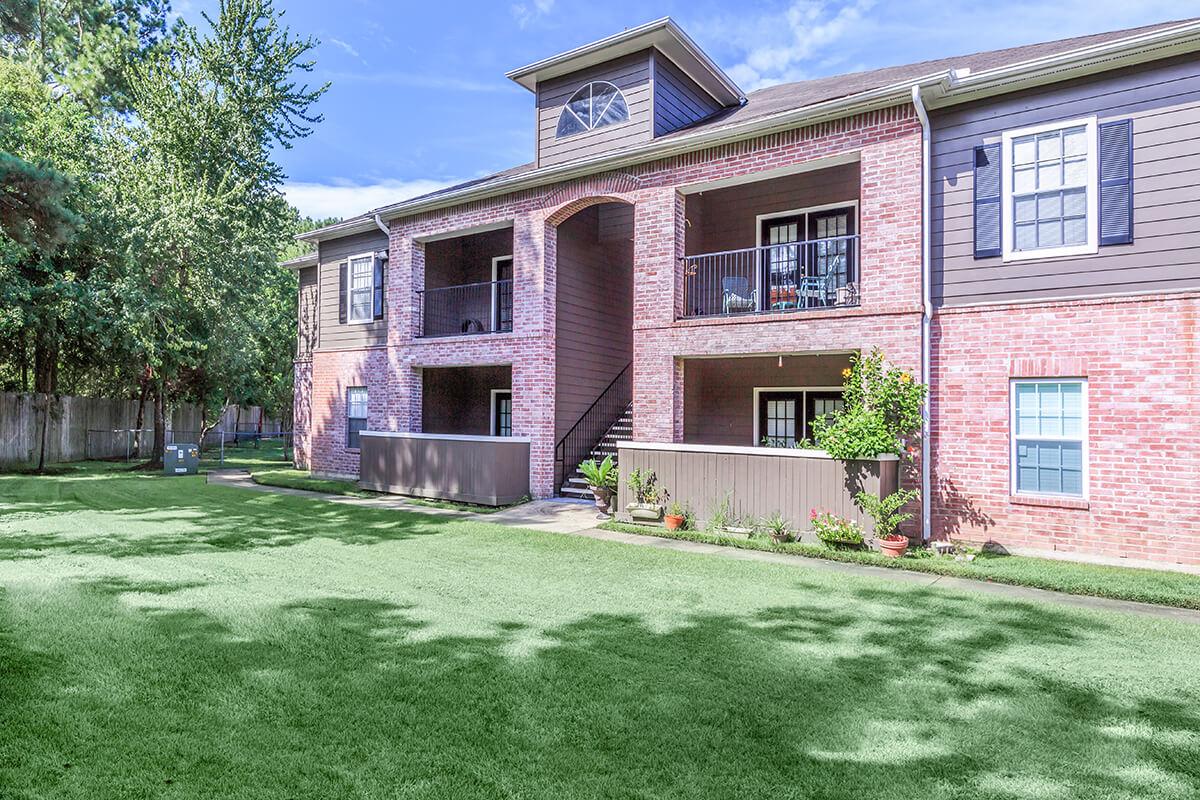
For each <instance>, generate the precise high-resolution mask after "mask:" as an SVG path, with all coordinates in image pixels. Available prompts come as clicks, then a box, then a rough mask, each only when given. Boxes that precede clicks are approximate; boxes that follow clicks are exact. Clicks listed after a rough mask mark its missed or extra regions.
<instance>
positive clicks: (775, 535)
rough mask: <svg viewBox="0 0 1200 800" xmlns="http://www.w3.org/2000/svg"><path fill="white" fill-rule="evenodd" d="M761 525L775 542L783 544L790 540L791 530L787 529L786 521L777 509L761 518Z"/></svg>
mask: <svg viewBox="0 0 1200 800" xmlns="http://www.w3.org/2000/svg"><path fill="white" fill-rule="evenodd" d="M763 527H764V528H766V529H767V533H769V534H770V536H771V541H773V542H774V543H775V544H783V543H784V542H790V541H791V540H792V532H791V530H789V529H788V521H787V519H786V518H785V517H784V516H783V514H782V513H781V512H779V511H776V512H775V513H774V514H772V515H771V516H769V517H767V518H766V519H764V520H763Z"/></svg>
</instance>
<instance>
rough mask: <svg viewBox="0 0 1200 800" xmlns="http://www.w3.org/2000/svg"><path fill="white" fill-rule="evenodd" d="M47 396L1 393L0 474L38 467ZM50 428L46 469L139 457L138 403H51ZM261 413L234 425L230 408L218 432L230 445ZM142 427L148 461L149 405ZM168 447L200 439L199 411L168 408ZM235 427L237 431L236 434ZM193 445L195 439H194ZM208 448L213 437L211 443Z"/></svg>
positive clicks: (245, 411) (250, 409)
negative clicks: (134, 448) (136, 448)
mask: <svg viewBox="0 0 1200 800" xmlns="http://www.w3.org/2000/svg"><path fill="white" fill-rule="evenodd" d="M46 397H47V396H46V395H40V394H31V393H19V392H4V393H0V469H19V468H23V467H29V466H36V465H37V461H38V454H39V453H40V451H41V442H42V420H43V412H42V408H43V400H44V399H45V398H46ZM49 400H50V404H49V414H50V418H49V428H48V430H47V431H46V463H47V464H52V463H56V462H61V461H80V460H83V459H89V458H95V459H106V458H125V457H129V456H132V457H137V456H138V455H139V454H138V453H136V452H130V446H131V443H132V438H133V437H132V434H131V433H130V429H132V428H133V427H134V426H135V424H136V423H137V406H138V403H137V400H112V399H107V398H98V397H69V396H63V397H54V396H50V397H49ZM261 411H262V410H261V409H260V408H258V407H257V406H246V407H243V408H242V409H241V424H240V426H239V425H238V409H237V407H236V406H231V407H229V408H227V409H226V410H225V414H224V415H223V416H222V417H221V421H220V423H219V424H218V425H217V426H216V427H217V429H221V430H225V431H228V432H229V433H228V434H227V436H226V438H227V440H232V438H233V435H234V434H233V433H232V432H233V431H234V430H240V431H242V432H246V433H248V432H251V430H252V429H255V430H256V429H257V428H258V422H259V414H260V413H261ZM145 414H146V418H145V420H144V421H143V423H144V430H143V433H142V437H141V438H142V447H141V453H140V455H141V456H143V457H145V456H147V455H149V452H150V447H151V443H152V441H153V439H154V431H153V429H152V427H146V426H145V423H149V422H151V421H152V419H153V417H152V415H153V407H152V406H151V404H150V403H149V402H147V404H146V409H145ZM166 424H167V431H168V441H172V440H174V439H177V440H179V441H184V440H186V438H187V436H189V435H191V436H192V437H198V436H199V435H200V408H199V406H195V405H191V404H190V403H182V404H180V405H179V406H177V407H175V408H172V409H171V413H170V415H169V417H168V419H167V420H166ZM235 426H237V427H236V428H235ZM262 430H263V432H272V431H278V430H279V421H278V420H274V419H270V418H265V419H263V420H262ZM193 440H194V439H193ZM210 443H211V437H210Z"/></svg>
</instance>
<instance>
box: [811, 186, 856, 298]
mask: <svg viewBox="0 0 1200 800" xmlns="http://www.w3.org/2000/svg"><path fill="white" fill-rule="evenodd" d="M853 235H854V210H853V209H851V208H835V209H831V210H829V211H815V212H813V213H811V214H809V215H808V238H809V240H810V241H811V242H812V245H811V248H812V251H811V252H810V253H809V254H808V259H807V261H808V264H807V270H806V272H807V274H808V277H809V278H810V279H812V280H813V282H814V284H815V289H816V291H815V292H814V296H813V298H812V300H813V301H814V302H813V303H810V305H818V306H820V305H833V304H834V302H835V301H836V299H837V289H838V287H840V286H845V285H846V284H847V283H851V282H853V281H854V273H853V270H854V264H853V259H854V246H853V244H852V241H853V240H851V239H849V238H847V237H850V236H853Z"/></svg>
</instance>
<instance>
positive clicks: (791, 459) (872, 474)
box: [617, 445, 899, 540]
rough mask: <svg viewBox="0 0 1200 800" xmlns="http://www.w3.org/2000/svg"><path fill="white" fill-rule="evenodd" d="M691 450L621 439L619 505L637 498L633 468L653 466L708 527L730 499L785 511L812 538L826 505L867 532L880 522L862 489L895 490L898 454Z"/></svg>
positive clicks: (747, 513) (761, 513)
mask: <svg viewBox="0 0 1200 800" xmlns="http://www.w3.org/2000/svg"><path fill="white" fill-rule="evenodd" d="M716 449H717V450H718V451H717V452H687V451H679V450H669V449H663V450H646V449H642V448H633V447H621V446H620V445H618V452H619V454H620V455H619V457H618V458H617V462H618V464H619V469H620V472H621V482H620V488H619V490H618V496H617V504H618V505H617V509H618V510H621V509H624V508H625V505H626V504H627V503H629V502H631V501H632V499H633V498H632V496H631V493H630V491H629V486H628V479H629V473H630V472H632V471H633V470H635V469H652V470H654V474H655V476H656V477H657V478H658V485H659V486H661V487H663V488H665V489H666V490H667V491H668V492H670V493H671V499H672V500H677V501H679V503H681V504H682V505H684V506H685V507H689V508H691V510H692V513H694V514H695V515H696V516H697V518H698V519H699V521H700V523H701V524H702V525H703V524H704V523H706V522H707V521H708V520H709V519H711V518H712V515H713V512H714V511H715V510H716V508H717V505H718V504H719V503H721V501H722V500H724V499H725V498H726V497H728V498H729V501H730V505H731V507H732V511H733V513H734V514H736V515H737V516H739V517H741V518H743V519H746V518H752V519H754V520H759V519H762V518H763V517H767V516H770V515H771V514H774V513H775V512H779V513H781V514H782V515H783V517H784V519H786V520H787V521H788V523H789V527H790V529H791V530H795V531H798V532H800V533H802V534H804V535H803V536H802V538H803V539H805V540H813V539H814V538H815V537H814V536H813V535H812V534H811V533H808V525H809V510H810V509H813V508H820V509H824V510H827V511H832V512H833V513H834V514H837V515H838V516H840V517H844V518H846V519H850V520H854V521H856V522H858V523H859V524H860V525H861V526H862V529H863V532H864V533H867V534H870V533H872V532H873V531H874V522H872V520H871V518H870V517H869V516H867V515H866V514H864V513H863V512H862V510H861V509H860V508H859V507H858V506H857V505H856V504H855V502H854V495H855V494H856V493H857V492H859V491H864V492H867V493H869V494H873V495H875V496H876V497H886V496H887V495H889V494H892V493H893V492H895V491H896V488H897V482H898V473H899V470H898V469H897V468H898V466H899V462H898V461H895V460H883V461H875V460H863V461H835V460H833V459H831V458H808V457H804V456H801V455H797V454H796V453H794V452H786V451H784V452H781V451H779V450H772V449H771V448H767V447H760V448H754V449H755V450H756V451H757V452H754V453H745V452H731V453H730V452H720V451H719V448H716Z"/></svg>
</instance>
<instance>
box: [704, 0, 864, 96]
mask: <svg viewBox="0 0 1200 800" xmlns="http://www.w3.org/2000/svg"><path fill="white" fill-rule="evenodd" d="M874 5H875V2H874V0H852V2H849V3H844V4H841V5H837V4H834V3H829V2H825V1H824V0H800V1H799V2H793V3H792V4H791V5H789V6H788V8H787V10H786V11H785V12H784V13H783V14H782V18H781V15H780V14H778V13H775V14H768V15H762V16H760V17H744V16H743V17H740V18H739V19H726V20H722V21H720V22H717V23H715V25H714V26H706V27H719V28H721V29H722V30H723V31H724V37H725V38H726V41H727V42H731V43H734V44H735V45H736V44H737V43H739V42H741V43H744V44H743V46H742V47H739V48H738V49H739V50H740V51H741V52H742V60H741V61H739V62H738V63H737V64H735V65H734V66H733V67H731V68H730V69H729V70H728V72H729V76H730V77H731V78H733V80H734V81H735V82H737V84H738V85H739V86H741V87H742V89H743V90H745V91H748V92H750V91H754V90H755V89H761V88H762V87H764V86H770V85H771V84H775V83H783V82H785V81H797V80H804V79H805V78H808V77H813V75H812V72H811V70H812V66H813V62H814V61H816V60H818V59H819V58H820V57H821V55H822V54H823V53H824V52H825V51H827V50H829V49H831V48H832V47H834V46H835V45H837V44H838V43H840V42H842V41H843V40H852V39H853V38H854V36H855V35H856V31H857V29H858V28H859V27H860V25H861V24H862V21H863V19H864V16H865V14H866V13H867V12H868V11H869V10H870V9H871V7H872V6H874ZM781 23H782V24H781Z"/></svg>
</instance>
